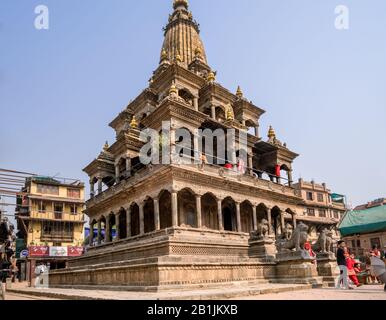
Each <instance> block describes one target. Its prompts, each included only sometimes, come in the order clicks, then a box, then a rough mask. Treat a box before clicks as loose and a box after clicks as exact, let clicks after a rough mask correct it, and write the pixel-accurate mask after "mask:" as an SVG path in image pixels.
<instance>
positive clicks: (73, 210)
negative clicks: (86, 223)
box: [70, 204, 78, 215]
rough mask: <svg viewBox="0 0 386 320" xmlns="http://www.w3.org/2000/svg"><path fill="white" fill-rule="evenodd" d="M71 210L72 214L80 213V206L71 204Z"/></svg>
mask: <svg viewBox="0 0 386 320" xmlns="http://www.w3.org/2000/svg"><path fill="white" fill-rule="evenodd" d="M70 212H71V214H74V215H75V214H78V206H77V205H76V204H71V205H70Z"/></svg>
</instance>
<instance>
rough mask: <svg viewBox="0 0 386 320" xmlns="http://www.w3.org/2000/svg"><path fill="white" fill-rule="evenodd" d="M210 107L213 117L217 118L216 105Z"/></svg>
mask: <svg viewBox="0 0 386 320" xmlns="http://www.w3.org/2000/svg"><path fill="white" fill-rule="evenodd" d="M210 109H211V111H212V119H213V120H216V107H215V106H214V105H212V106H211V108H210Z"/></svg>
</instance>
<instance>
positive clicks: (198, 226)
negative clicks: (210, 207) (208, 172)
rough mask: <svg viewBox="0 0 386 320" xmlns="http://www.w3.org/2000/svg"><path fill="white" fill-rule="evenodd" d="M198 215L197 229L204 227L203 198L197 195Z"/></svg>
mask: <svg viewBox="0 0 386 320" xmlns="http://www.w3.org/2000/svg"><path fill="white" fill-rule="evenodd" d="M196 210H197V211H196V214H197V228H198V229H201V227H202V216H201V196H200V195H196Z"/></svg>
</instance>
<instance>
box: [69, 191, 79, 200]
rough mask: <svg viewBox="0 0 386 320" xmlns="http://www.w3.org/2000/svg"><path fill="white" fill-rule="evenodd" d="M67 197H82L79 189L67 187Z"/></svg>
mask: <svg viewBox="0 0 386 320" xmlns="http://www.w3.org/2000/svg"><path fill="white" fill-rule="evenodd" d="M67 197H68V198H73V199H80V190H79V189H67Z"/></svg>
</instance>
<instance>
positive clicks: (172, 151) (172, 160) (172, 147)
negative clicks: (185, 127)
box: [170, 128, 177, 164]
mask: <svg viewBox="0 0 386 320" xmlns="http://www.w3.org/2000/svg"><path fill="white" fill-rule="evenodd" d="M176 156H177V154H176V129H174V128H170V163H171V164H173V163H175V162H176Z"/></svg>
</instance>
